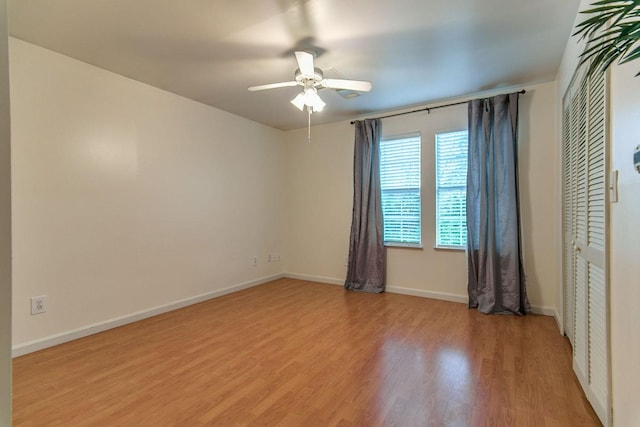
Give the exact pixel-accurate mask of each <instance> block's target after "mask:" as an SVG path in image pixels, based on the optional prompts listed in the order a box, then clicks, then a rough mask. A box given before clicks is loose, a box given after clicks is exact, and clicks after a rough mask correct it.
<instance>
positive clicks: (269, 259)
mask: <svg viewBox="0 0 640 427" xmlns="http://www.w3.org/2000/svg"><path fill="white" fill-rule="evenodd" d="M273 261H274V259H273V255H271V254H269V255H267V262H273Z"/></svg>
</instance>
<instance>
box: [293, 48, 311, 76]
mask: <svg viewBox="0 0 640 427" xmlns="http://www.w3.org/2000/svg"><path fill="white" fill-rule="evenodd" d="M296 60H297V61H298V68H300V74H302V75H303V76H313V74H314V73H315V69H314V68H313V55H311V54H310V53H309V52H304V51H297V52H296Z"/></svg>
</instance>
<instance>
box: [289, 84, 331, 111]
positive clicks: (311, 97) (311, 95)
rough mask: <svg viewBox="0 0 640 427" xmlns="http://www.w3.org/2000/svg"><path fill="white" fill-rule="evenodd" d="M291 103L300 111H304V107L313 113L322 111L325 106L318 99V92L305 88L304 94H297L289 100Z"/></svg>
mask: <svg viewBox="0 0 640 427" xmlns="http://www.w3.org/2000/svg"><path fill="white" fill-rule="evenodd" d="M291 103H292V104H293V105H295V106H296V107H297V108H298V109H299V110H300V111H302V110H304V107H305V106H307V107H309V108H311V109H313V112H314V113H318V112H320V111H322V110H323V108H324V107H325V105H327V104H326V103H325V102H324V101H323V100H322V98H320V95H318V91H317V90H316V88H314V87H307V88H305V89H304V92H302V93H299V94H298V95H296V97H295V98H293V99H292V100H291Z"/></svg>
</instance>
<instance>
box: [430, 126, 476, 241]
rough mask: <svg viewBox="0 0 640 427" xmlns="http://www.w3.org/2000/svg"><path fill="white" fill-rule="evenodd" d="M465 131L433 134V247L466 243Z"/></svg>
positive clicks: (466, 141)
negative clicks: (434, 157)
mask: <svg viewBox="0 0 640 427" xmlns="http://www.w3.org/2000/svg"><path fill="white" fill-rule="evenodd" d="M467 151H468V132H467V131H466V130H464V131H459V132H447V133H438V134H436V247H438V248H465V247H466V246H467Z"/></svg>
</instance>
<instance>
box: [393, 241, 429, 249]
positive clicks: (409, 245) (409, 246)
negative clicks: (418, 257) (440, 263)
mask: <svg viewBox="0 0 640 427" xmlns="http://www.w3.org/2000/svg"><path fill="white" fill-rule="evenodd" d="M384 247H385V248H404V249H422V245H416V244H412V243H394V242H388V243H385V244H384Z"/></svg>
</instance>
